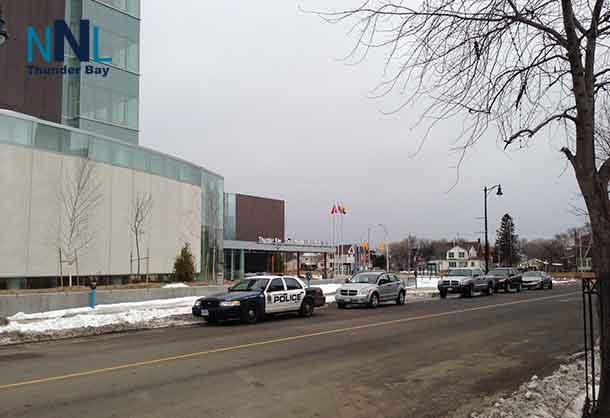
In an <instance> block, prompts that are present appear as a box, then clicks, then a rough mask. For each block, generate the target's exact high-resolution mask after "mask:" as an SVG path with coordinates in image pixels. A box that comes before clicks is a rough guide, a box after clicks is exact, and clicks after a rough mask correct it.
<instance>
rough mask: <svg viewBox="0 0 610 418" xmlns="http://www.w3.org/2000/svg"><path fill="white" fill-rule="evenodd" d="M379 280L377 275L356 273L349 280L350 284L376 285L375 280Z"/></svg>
mask: <svg viewBox="0 0 610 418" xmlns="http://www.w3.org/2000/svg"><path fill="white" fill-rule="evenodd" d="M378 278H379V273H358V274H356V275H355V276H354V277H352V278H351V279H349V282H350V283H370V284H375V283H377V279H378Z"/></svg>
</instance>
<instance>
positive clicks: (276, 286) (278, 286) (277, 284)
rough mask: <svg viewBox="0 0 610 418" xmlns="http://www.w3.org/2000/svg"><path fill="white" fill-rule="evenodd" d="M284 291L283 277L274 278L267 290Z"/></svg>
mask: <svg viewBox="0 0 610 418" xmlns="http://www.w3.org/2000/svg"><path fill="white" fill-rule="evenodd" d="M283 291H284V282H282V279H273V280H272V281H271V284H270V285H269V288H268V289H267V292H283Z"/></svg>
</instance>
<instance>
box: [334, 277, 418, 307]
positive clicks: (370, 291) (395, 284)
mask: <svg viewBox="0 0 610 418" xmlns="http://www.w3.org/2000/svg"><path fill="white" fill-rule="evenodd" d="M406 297H407V290H406V288H405V285H404V283H403V282H402V281H401V280H400V279H399V278H398V276H396V275H395V274H392V273H386V272H384V271H367V272H362V273H358V274H355V275H354V276H352V277H351V278H350V279H348V280H347V281H346V283H345V284H344V285H342V286H341V287H339V288H338V289H337V293H336V294H335V301H336V302H337V307H338V308H339V309H343V308H345V307H346V306H347V305H367V306H369V307H371V308H376V307H377V306H378V305H379V304H380V303H382V302H391V301H394V302H396V304H397V305H403V304H404V303H405V301H406Z"/></svg>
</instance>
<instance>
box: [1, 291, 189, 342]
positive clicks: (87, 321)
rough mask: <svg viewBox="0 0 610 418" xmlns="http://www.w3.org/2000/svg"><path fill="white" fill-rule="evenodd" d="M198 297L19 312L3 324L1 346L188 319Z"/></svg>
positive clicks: (167, 323) (151, 325) (182, 321)
mask: <svg viewBox="0 0 610 418" xmlns="http://www.w3.org/2000/svg"><path fill="white" fill-rule="evenodd" d="M197 299H198V297H196V296H191V297H185V298H176V299H161V300H151V301H144V302H132V303H117V304H112V305H98V306H97V307H96V308H95V309H92V308H89V307H86V308H74V309H64V310H57V311H49V312H41V313H34V314H24V313H21V312H20V313H17V314H15V315H13V316H11V317H9V318H7V319H8V325H6V326H0V345H2V344H9V343H14V342H22V341H38V340H46V339H57V338H65V337H69V336H76V335H91V334H100V333H108V332H116V331H124V330H131V329H139V328H157V327H162V326H169V325H172V324H174V323H175V322H176V321H177V322H178V323H184V322H185V321H187V322H188V320H189V319H191V320H192V318H190V314H191V307H192V306H193V303H194V302H195V300H197Z"/></svg>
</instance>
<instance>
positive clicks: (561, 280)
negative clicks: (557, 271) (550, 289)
mask: <svg viewBox="0 0 610 418" xmlns="http://www.w3.org/2000/svg"><path fill="white" fill-rule="evenodd" d="M579 282H580V280H576V279H573V278H568V277H560V278H557V279H553V284H574V283H579Z"/></svg>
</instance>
